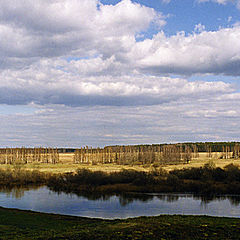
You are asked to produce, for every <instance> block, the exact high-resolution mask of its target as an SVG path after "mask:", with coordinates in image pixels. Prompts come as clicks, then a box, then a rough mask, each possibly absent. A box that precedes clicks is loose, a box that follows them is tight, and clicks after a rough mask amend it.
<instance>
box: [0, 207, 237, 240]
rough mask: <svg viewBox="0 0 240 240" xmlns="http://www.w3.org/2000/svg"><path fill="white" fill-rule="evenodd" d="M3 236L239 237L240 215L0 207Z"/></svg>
mask: <svg viewBox="0 0 240 240" xmlns="http://www.w3.org/2000/svg"><path fill="white" fill-rule="evenodd" d="M0 216H1V217H0V234H1V239H4V240H5V239H69V240H70V239H99V240H100V239H238V237H239V236H240V219H238V218H228V217H210V216H199V215H159V216H155V217H137V218H128V219H112V220H106V219H98V218H87V217H75V216H68V215H59V214H48V213H40V212H33V211H29V210H18V209H9V208H2V207H0Z"/></svg>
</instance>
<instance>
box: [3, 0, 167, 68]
mask: <svg viewBox="0 0 240 240" xmlns="http://www.w3.org/2000/svg"><path fill="white" fill-rule="evenodd" d="M164 19H165V17H164V16H163V15H162V14H161V13H158V12H156V11H155V10H154V9H152V8H148V7H145V6H142V5H140V4H137V3H133V2H131V1H130V0H122V1H120V2H119V3H118V4H116V5H103V4H100V5H99V7H98V1H96V0H82V1H78V0H68V1H66V0H51V1H45V0H38V1H37V2H36V1H34V2H33V1H30V0H26V1H21V2H18V1H15V0H9V1H7V2H6V1H0V38H1V48H0V53H1V56H2V61H3V60H4V61H5V62H7V63H9V62H12V65H14V63H15V64H16V61H17V59H18V61H19V62H21V61H22V58H32V61H33V60H35V59H34V58H40V57H55V56H63V55H70V56H71V55H75V56H82V57H85V56H91V55H94V54H97V53H100V54H105V55H107V56H111V55H113V54H116V53H117V52H121V51H123V52H124V51H126V49H128V48H129V47H131V45H132V44H133V43H134V41H135V39H134V35H135V34H138V33H139V32H141V31H144V30H147V28H148V27H149V25H150V23H154V24H156V25H157V26H158V27H159V26H163V25H164V24H165V20H164ZM12 58H15V61H12ZM0 60H1V59H0ZM25 64H26V63H25ZM5 65H7V64H5ZM5 65H4V64H3V65H2V67H4V66H5Z"/></svg>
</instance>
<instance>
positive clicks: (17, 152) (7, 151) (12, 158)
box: [0, 147, 59, 164]
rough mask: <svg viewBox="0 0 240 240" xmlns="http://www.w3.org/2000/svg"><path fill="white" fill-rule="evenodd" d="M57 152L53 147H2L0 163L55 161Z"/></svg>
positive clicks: (57, 155) (57, 157)
mask: <svg viewBox="0 0 240 240" xmlns="http://www.w3.org/2000/svg"><path fill="white" fill-rule="evenodd" d="M57 162H59V153H58V150H57V149H54V148H24V147H22V148H2V149H0V163H1V164H15V163H22V164H25V163H53V164H55V163H57Z"/></svg>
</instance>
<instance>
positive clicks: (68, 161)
mask: <svg viewBox="0 0 240 240" xmlns="http://www.w3.org/2000/svg"><path fill="white" fill-rule="evenodd" d="M219 155H220V153H213V157H212V158H211V159H209V158H208V157H207V154H206V153H200V154H199V158H196V159H192V161H191V162H190V163H189V164H177V165H166V166H162V168H163V169H165V170H167V171H170V170H173V169H182V168H190V167H201V166H203V165H204V164H205V163H208V162H209V161H212V162H213V163H214V164H215V165H216V166H217V167H222V168H223V167H224V166H226V165H228V164H231V163H233V164H236V165H240V159H218V156H219ZM59 161H60V162H59V163H57V164H47V163H29V164H26V165H21V168H24V169H28V170H39V171H43V172H52V173H64V172H74V171H76V170H77V169H79V168H87V169H90V170H93V171H99V170H101V171H106V172H114V171H120V170H122V169H134V170H138V171H149V170H152V169H153V166H151V165H146V166H143V165H134V166H130V165H116V164H113V163H112V164H97V165H91V164H74V163H73V153H64V154H60V159H59ZM14 167H16V166H13V165H0V168H1V169H6V168H14Z"/></svg>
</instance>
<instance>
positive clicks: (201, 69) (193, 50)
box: [129, 26, 240, 76]
mask: <svg viewBox="0 0 240 240" xmlns="http://www.w3.org/2000/svg"><path fill="white" fill-rule="evenodd" d="M239 39H240V27H238V26H236V27H233V28H226V29H220V30H218V31H215V32H207V31H203V32H201V33H199V34H196V33H193V34H190V35H186V34H185V33H184V32H180V33H178V34H177V35H174V36H171V37H167V36H165V34H164V33H163V32H160V33H158V34H157V35H155V36H154V37H153V39H145V40H144V41H142V42H138V43H136V44H135V46H134V47H133V48H132V51H131V53H130V54H129V58H130V59H134V60H133V61H134V62H136V66H138V67H139V68H140V69H141V70H142V71H144V72H155V73H158V74H163V73H166V74H169V73H172V74H185V75H191V74H196V73H203V74H204V73H211V74H224V75H235V76H236V75H237V76H238V75H239V74H240V41H239Z"/></svg>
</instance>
